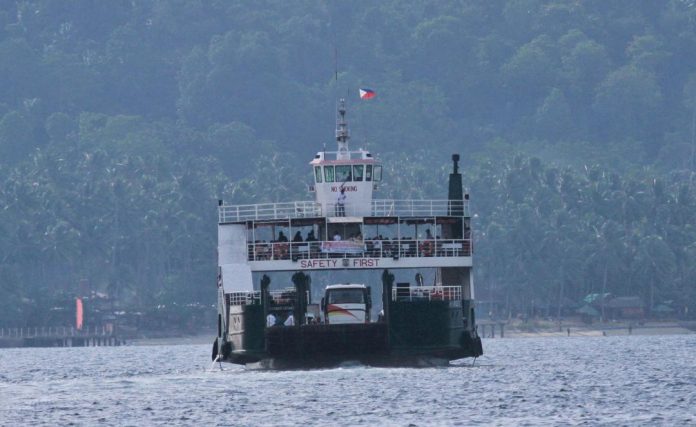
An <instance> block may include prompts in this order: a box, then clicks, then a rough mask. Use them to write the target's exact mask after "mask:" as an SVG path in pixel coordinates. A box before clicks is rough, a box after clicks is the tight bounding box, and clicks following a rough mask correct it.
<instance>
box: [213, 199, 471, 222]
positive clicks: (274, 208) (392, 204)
mask: <svg viewBox="0 0 696 427" xmlns="http://www.w3.org/2000/svg"><path fill="white" fill-rule="evenodd" d="M361 211H364V210H363V209H361V207H360V206H355V205H351V204H350V203H346V205H345V207H344V209H336V206H335V205H334V204H328V205H327V209H326V212H324V211H323V209H322V206H321V204H320V203H317V202H314V201H297V202H285V203H261V204H256V205H222V206H220V207H219V210H218V221H219V222H220V223H221V224H224V223H229V222H239V221H260V220H280V219H293V218H311V217H322V216H325V217H336V216H363V215H358V214H357V212H361ZM369 216H395V217H396V216H400V217H409V216H410V217H430V216H464V217H468V216H469V203H468V201H467V200H392V199H390V200H373V201H372V202H371V207H370V215H369Z"/></svg>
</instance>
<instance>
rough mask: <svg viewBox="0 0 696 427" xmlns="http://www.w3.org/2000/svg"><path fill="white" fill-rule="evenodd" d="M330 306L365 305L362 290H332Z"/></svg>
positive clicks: (330, 292)
mask: <svg viewBox="0 0 696 427" xmlns="http://www.w3.org/2000/svg"><path fill="white" fill-rule="evenodd" d="M328 303H329V304H364V303H365V295H364V291H363V290H362V289H332V290H330V291H329V301H328Z"/></svg>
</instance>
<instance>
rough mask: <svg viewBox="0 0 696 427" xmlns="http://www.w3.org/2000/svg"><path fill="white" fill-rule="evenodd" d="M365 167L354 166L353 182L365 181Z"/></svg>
mask: <svg viewBox="0 0 696 427" xmlns="http://www.w3.org/2000/svg"><path fill="white" fill-rule="evenodd" d="M363 169H364V166H363V165H354V166H353V181H356V182H359V181H362V180H363Z"/></svg>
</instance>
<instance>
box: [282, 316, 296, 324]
mask: <svg viewBox="0 0 696 427" xmlns="http://www.w3.org/2000/svg"><path fill="white" fill-rule="evenodd" d="M283 325H285V326H295V316H293V315H292V313H290V315H289V316H288V318H287V319H285V323H283Z"/></svg>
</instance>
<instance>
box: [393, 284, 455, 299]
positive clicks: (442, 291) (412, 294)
mask: <svg viewBox="0 0 696 427" xmlns="http://www.w3.org/2000/svg"><path fill="white" fill-rule="evenodd" d="M461 299H462V287H461V286H411V287H408V288H396V287H395V288H392V301H458V300H461Z"/></svg>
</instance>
